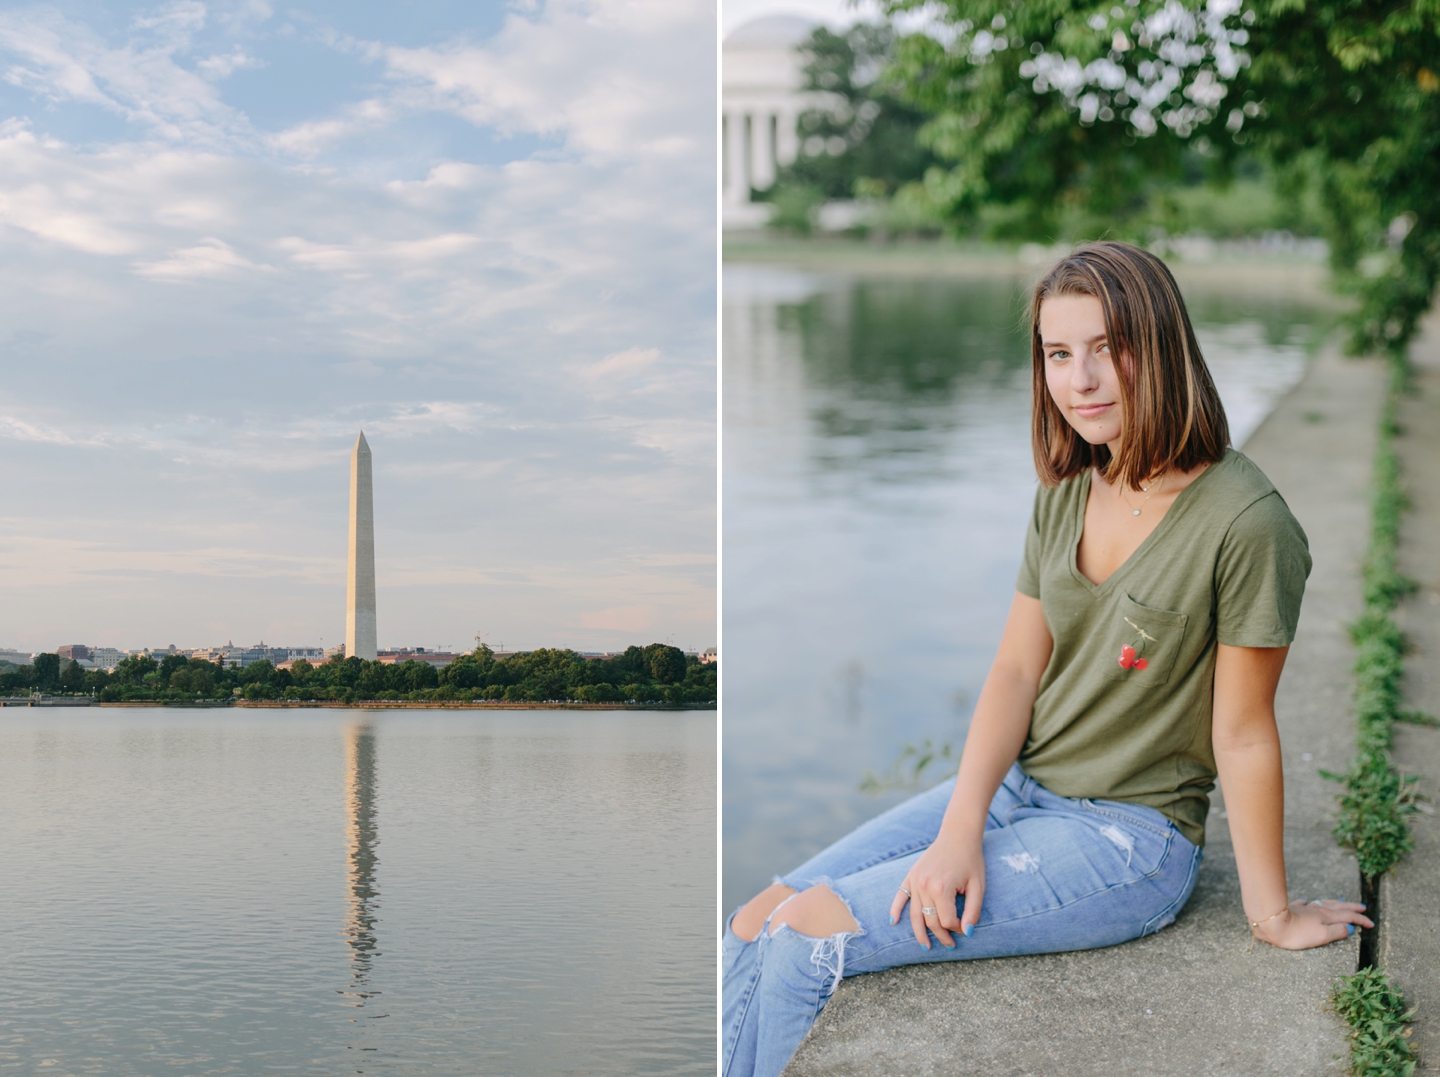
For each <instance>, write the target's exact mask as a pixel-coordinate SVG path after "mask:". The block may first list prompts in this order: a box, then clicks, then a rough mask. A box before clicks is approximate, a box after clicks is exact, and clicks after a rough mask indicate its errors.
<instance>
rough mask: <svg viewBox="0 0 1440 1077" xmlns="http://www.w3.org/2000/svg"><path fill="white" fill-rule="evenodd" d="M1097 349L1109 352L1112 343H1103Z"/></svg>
mask: <svg viewBox="0 0 1440 1077" xmlns="http://www.w3.org/2000/svg"><path fill="white" fill-rule="evenodd" d="M1095 350H1096V351H1097V352H1108V351H1109V350H1110V345H1108V344H1102V345H1100V347H1098V348H1096V349H1095Z"/></svg>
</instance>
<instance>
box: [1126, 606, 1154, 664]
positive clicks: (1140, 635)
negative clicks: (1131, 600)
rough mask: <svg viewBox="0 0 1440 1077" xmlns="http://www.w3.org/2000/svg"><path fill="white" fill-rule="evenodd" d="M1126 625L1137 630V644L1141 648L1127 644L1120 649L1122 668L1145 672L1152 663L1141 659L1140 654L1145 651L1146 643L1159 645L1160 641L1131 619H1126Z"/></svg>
mask: <svg viewBox="0 0 1440 1077" xmlns="http://www.w3.org/2000/svg"><path fill="white" fill-rule="evenodd" d="M1125 623H1126V624H1128V625H1129V626H1130V627H1131V628H1133V629H1134V630H1135V643H1138V644H1139V645H1140V646H1139V647H1136V646H1135V644H1134V643H1127V644H1125V645H1124V646H1122V647H1121V648H1120V668H1121V669H1138V670H1144V669H1145V668H1146V667H1148V666H1149V665H1150V663H1149V661H1147V660H1146V659H1144V658H1141V657H1140V652H1141V651H1143V650H1145V644H1146V643H1157V642H1159V641H1158V640H1156V638H1155V637H1154V636H1152V635H1150V634H1149V633H1148V632H1146V631H1145V630H1144V629H1143V628H1141V627H1140V626H1139V625H1137V624H1136V623H1135V622H1134V621H1132V620H1130V618H1128V617H1126V618H1125Z"/></svg>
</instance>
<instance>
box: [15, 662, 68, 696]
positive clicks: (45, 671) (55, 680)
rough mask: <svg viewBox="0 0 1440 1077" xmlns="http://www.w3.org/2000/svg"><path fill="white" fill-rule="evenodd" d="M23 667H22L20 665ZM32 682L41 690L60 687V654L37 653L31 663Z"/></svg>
mask: <svg viewBox="0 0 1440 1077" xmlns="http://www.w3.org/2000/svg"><path fill="white" fill-rule="evenodd" d="M22 668H23V667H22ZM32 669H33V670H34V674H33V676H34V680H33V682H32V683H33V684H34V685H35V687H36V688H38V689H40V691H42V692H53V691H55V689H57V688H58V687H60V656H59V655H58V654H37V655H36V656H35V659H34V662H33V663H32Z"/></svg>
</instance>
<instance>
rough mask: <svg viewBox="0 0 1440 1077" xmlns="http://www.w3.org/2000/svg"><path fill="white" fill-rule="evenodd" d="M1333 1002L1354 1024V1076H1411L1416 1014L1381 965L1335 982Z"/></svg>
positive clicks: (1351, 1047)
mask: <svg viewBox="0 0 1440 1077" xmlns="http://www.w3.org/2000/svg"><path fill="white" fill-rule="evenodd" d="M1330 1002H1331V1004H1332V1005H1333V1006H1334V1007H1335V1012H1336V1013H1338V1014H1339V1015H1340V1016H1341V1017H1342V1018H1344V1020H1345V1021H1346V1023H1347V1024H1349V1026H1350V1072H1351V1073H1352V1074H1353V1075H1354V1077H1411V1074H1413V1073H1414V1072H1415V1063H1416V1054H1415V1048H1414V1047H1413V1046H1412V1045H1411V1043H1410V1029H1409V1028H1407V1027H1406V1024H1407V1023H1408V1022H1409V1021H1410V1020H1411V1019H1412V1018H1414V1016H1415V1011H1414V1010H1407V1009H1406V1008H1405V1000H1404V998H1402V997H1401V995H1400V992H1399V991H1396V990H1395V985H1394V984H1392V983H1391V982H1390V977H1389V976H1387V975H1386V974H1385V972H1384V971H1383V970H1381V969H1377V968H1367V969H1361V970H1360V971H1359V972H1357V973H1355V974H1354V975H1353V976H1345V977H1342V978H1341V979H1340V980H1338V981H1337V982H1336V984H1335V990H1334V992H1333V993H1332V994H1331V996H1330Z"/></svg>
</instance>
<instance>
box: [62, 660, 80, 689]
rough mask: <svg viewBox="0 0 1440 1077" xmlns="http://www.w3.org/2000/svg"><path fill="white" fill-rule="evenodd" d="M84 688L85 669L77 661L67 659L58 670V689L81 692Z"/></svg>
mask: <svg viewBox="0 0 1440 1077" xmlns="http://www.w3.org/2000/svg"><path fill="white" fill-rule="evenodd" d="M84 689H85V670H84V669H82V668H81V666H80V663H79V662H75V661H69V662H66V663H65V668H64V669H63V670H61V671H60V690H61V691H62V692H81V691H84Z"/></svg>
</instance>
